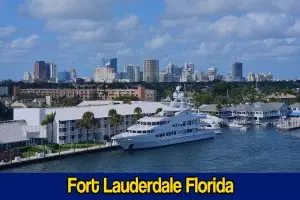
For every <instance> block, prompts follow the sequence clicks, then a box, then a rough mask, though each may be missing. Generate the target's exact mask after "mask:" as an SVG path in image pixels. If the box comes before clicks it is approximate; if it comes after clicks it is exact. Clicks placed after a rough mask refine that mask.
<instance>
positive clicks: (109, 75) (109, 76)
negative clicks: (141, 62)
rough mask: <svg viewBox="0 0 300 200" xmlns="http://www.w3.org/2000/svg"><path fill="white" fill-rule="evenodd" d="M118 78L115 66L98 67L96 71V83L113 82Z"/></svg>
mask: <svg viewBox="0 0 300 200" xmlns="http://www.w3.org/2000/svg"><path fill="white" fill-rule="evenodd" d="M115 79H116V73H115V71H114V69H113V68H110V67H97V68H96V69H95V73H94V81H95V83H102V82H107V83H112V82H114V80H115Z"/></svg>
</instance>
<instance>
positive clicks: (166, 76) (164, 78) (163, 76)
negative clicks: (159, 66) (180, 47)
mask: <svg viewBox="0 0 300 200" xmlns="http://www.w3.org/2000/svg"><path fill="white" fill-rule="evenodd" d="M171 81H172V75H171V74H170V73H169V72H168V71H163V72H160V73H159V82H171Z"/></svg>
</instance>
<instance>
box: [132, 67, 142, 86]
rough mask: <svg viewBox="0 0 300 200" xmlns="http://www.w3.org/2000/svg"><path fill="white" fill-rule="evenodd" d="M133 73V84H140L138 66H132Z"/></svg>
mask: <svg viewBox="0 0 300 200" xmlns="http://www.w3.org/2000/svg"><path fill="white" fill-rule="evenodd" d="M133 71H134V82H140V81H142V80H141V79H142V77H143V76H141V67H140V66H139V65H135V66H133Z"/></svg>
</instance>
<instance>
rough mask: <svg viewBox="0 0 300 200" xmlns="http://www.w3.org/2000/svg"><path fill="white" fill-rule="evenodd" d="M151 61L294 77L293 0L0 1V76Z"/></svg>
mask: <svg viewBox="0 0 300 200" xmlns="http://www.w3.org/2000/svg"><path fill="white" fill-rule="evenodd" d="M104 57H105V58H111V57H117V58H118V62H119V63H118V67H119V71H123V66H124V65H125V64H140V65H142V63H143V60H144V59H150V58H151V59H152V58H153V59H158V60H159V61H160V69H161V70H163V69H164V68H165V67H166V65H167V64H168V63H169V62H173V63H174V64H178V65H183V64H184V62H191V63H194V64H195V68H196V70H198V71H207V68H208V67H216V68H218V72H220V73H222V74H227V73H228V72H229V70H230V68H231V65H232V63H233V62H236V61H238V62H242V63H243V66H244V76H246V74H247V73H248V72H266V73H267V72H272V73H273V74H274V75H275V77H276V78H280V79H298V78H300V65H299V63H300V4H299V2H298V0H242V1H241V0H226V1H225V0H151V1H150V0H84V1H82V0H0V79H8V78H11V79H13V80H20V79H22V77H23V73H24V72H25V71H28V72H32V71H33V64H34V62H35V61H36V60H45V61H47V62H54V63H56V64H57V67H58V71H63V70H66V69H68V68H70V67H73V68H75V69H77V71H78V73H79V75H80V76H91V75H92V74H93V70H94V68H95V67H98V66H101V63H102V58H104Z"/></svg>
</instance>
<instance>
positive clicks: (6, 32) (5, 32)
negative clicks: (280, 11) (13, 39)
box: [0, 26, 17, 38]
mask: <svg viewBox="0 0 300 200" xmlns="http://www.w3.org/2000/svg"><path fill="white" fill-rule="evenodd" d="M16 30H17V29H16V28H15V27H13V26H5V27H0V38H1V37H6V36H10V35H11V34H13V33H14V32H16Z"/></svg>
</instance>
